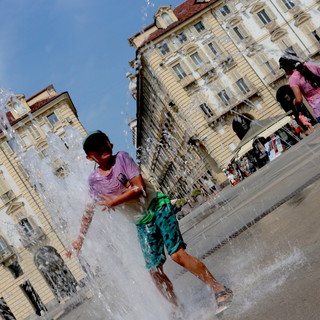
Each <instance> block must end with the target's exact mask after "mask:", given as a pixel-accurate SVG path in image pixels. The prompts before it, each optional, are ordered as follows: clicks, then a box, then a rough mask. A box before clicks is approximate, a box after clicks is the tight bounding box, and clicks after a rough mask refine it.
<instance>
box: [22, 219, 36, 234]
mask: <svg viewBox="0 0 320 320" xmlns="http://www.w3.org/2000/svg"><path fill="white" fill-rule="evenodd" d="M19 225H20V227H21V229H22V230H23V231H24V232H25V234H27V235H30V234H32V233H33V231H34V230H33V227H32V225H31V223H30V222H29V220H28V219H27V218H23V219H21V220H20V221H19Z"/></svg>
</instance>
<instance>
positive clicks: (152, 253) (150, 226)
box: [137, 204, 186, 271]
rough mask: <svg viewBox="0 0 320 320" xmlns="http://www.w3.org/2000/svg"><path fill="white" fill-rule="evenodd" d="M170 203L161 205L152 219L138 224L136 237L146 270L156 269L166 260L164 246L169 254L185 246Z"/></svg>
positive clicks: (173, 208)
mask: <svg viewBox="0 0 320 320" xmlns="http://www.w3.org/2000/svg"><path fill="white" fill-rule="evenodd" d="M175 211H176V209H175V207H173V206H172V205H171V204H165V205H163V206H161V207H160V208H159V209H158V210H157V211H156V215H155V217H154V218H153V220H152V221H150V222H149V223H146V224H138V225H137V229H138V238H139V241H140V245H141V249H142V252H143V256H144V259H145V262H146V268H147V270H148V271H152V270H155V269H157V268H158V267H159V266H161V265H162V264H163V263H164V262H165V261H166V256H165V252H164V247H166V249H167V252H168V255H169V256H171V255H172V254H174V253H175V252H176V251H177V250H178V249H179V248H184V249H185V248H186V244H185V243H184V241H183V239H182V235H181V232H180V229H179V224H178V221H177V219H176V216H175Z"/></svg>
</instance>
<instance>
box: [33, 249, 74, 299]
mask: <svg viewBox="0 0 320 320" xmlns="http://www.w3.org/2000/svg"><path fill="white" fill-rule="evenodd" d="M34 261H35V264H36V266H37V268H38V269H39V271H40V272H41V273H42V275H43V276H44V278H45V279H46V281H47V283H48V284H49V286H50V287H51V289H52V291H53V293H54V294H55V295H56V297H57V298H60V297H62V298H63V297H66V296H71V295H73V294H74V293H75V292H76V286H77V281H76V279H75V278H74V276H73V275H72V273H71V272H70V270H69V268H68V267H67V266H66V264H65V263H64V261H63V259H62V258H61V256H60V255H59V253H58V252H57V250H56V249H55V248H53V247H50V246H45V247H42V248H40V249H39V250H38V251H37V252H36V254H35V257H34Z"/></svg>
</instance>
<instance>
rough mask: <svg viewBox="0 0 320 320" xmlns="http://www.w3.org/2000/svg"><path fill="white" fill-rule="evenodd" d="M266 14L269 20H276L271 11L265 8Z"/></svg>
mask: <svg viewBox="0 0 320 320" xmlns="http://www.w3.org/2000/svg"><path fill="white" fill-rule="evenodd" d="M265 10H266V14H267V15H268V16H269V18H270V19H271V20H276V19H277V16H276V15H275V14H274V12H273V10H271V9H270V8H266V9H265Z"/></svg>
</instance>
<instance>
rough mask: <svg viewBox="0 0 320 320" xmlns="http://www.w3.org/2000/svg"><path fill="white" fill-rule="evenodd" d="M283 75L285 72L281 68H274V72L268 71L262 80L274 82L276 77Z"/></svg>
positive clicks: (269, 82)
mask: <svg viewBox="0 0 320 320" xmlns="http://www.w3.org/2000/svg"><path fill="white" fill-rule="evenodd" d="M284 75H285V72H284V71H283V70H276V71H274V73H270V74H268V75H266V76H265V77H264V78H263V80H264V81H265V82H266V83H267V84H269V85H271V84H273V83H274V82H276V81H277V80H278V79H280V78H282V77H283V76H284Z"/></svg>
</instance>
